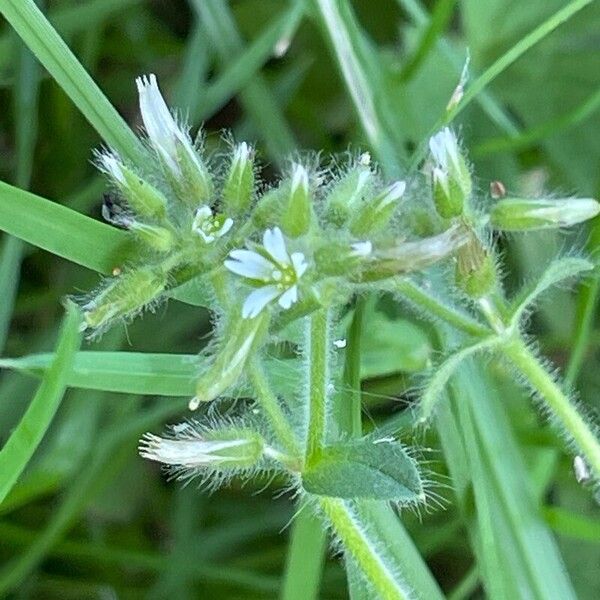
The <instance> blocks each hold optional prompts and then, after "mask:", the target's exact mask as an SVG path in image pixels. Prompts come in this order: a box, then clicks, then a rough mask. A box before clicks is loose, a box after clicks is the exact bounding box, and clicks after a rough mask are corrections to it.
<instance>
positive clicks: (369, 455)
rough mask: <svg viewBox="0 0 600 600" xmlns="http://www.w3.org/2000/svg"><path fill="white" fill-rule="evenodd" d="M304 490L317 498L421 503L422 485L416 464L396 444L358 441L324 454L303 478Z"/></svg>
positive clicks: (335, 447)
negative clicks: (330, 497) (329, 497)
mask: <svg viewBox="0 0 600 600" xmlns="http://www.w3.org/2000/svg"><path fill="white" fill-rule="evenodd" d="M302 483H303V486H304V489H305V490H306V491H307V492H310V493H311V494H316V495H319V496H333V497H337V498H347V499H351V498H370V499H373V500H393V501H395V502H401V503H403V504H407V503H411V502H418V501H420V500H421V499H422V494H423V484H422V481H421V477H420V475H419V471H418V470H417V465H416V463H415V461H414V460H413V459H412V458H411V457H410V456H408V454H407V453H406V452H405V450H404V448H403V447H402V445H401V444H399V443H398V442H395V441H389V440H381V441H373V440H357V441H353V442H348V443H345V444H336V445H333V446H329V447H327V448H325V449H324V450H323V453H322V455H321V457H320V459H319V460H318V462H317V463H316V464H315V465H314V466H311V467H310V468H309V469H308V470H306V471H305V472H304V474H303V476H302Z"/></svg>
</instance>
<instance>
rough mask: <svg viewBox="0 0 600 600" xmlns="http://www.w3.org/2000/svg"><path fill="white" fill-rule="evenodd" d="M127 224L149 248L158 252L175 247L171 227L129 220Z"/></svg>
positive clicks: (167, 250)
mask: <svg viewBox="0 0 600 600" xmlns="http://www.w3.org/2000/svg"><path fill="white" fill-rule="evenodd" d="M127 226H128V228H129V231H131V232H133V233H134V234H135V235H136V237H137V238H138V239H139V240H140V241H141V242H142V243H143V244H145V245H146V246H148V248H150V249H152V250H156V251H157V252H169V251H170V250H172V249H173V245H174V243H175V238H174V237H173V233H172V232H171V231H170V230H169V229H166V228H165V227H159V226H158V225H146V224H145V223H139V222H138V221H131V222H128V223H127Z"/></svg>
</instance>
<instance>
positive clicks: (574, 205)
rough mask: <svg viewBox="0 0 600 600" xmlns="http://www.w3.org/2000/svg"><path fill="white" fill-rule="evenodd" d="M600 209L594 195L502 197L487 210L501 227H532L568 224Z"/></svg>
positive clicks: (574, 223)
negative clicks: (528, 197) (583, 196)
mask: <svg viewBox="0 0 600 600" xmlns="http://www.w3.org/2000/svg"><path fill="white" fill-rule="evenodd" d="M598 213H600V204H599V203H598V202H597V201H596V200H594V199H593V198H557V199H546V198H543V199H525V198H504V199H502V200H500V201H499V202H496V204H494V206H493V207H492V210H491V211H490V224H491V225H492V227H493V228H494V229H499V230H501V231H534V230H536V229H556V228H559V227H569V226H571V225H576V224H577V223H581V222H583V221H587V220H588V219H592V218H593V217H595V216H596V215H597V214H598Z"/></svg>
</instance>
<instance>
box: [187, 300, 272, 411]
mask: <svg viewBox="0 0 600 600" xmlns="http://www.w3.org/2000/svg"><path fill="white" fill-rule="evenodd" d="M268 324H269V312H268V311H266V310H265V311H262V312H260V313H259V314H258V316H256V317H254V318H252V319H240V320H234V321H232V322H230V323H229V325H228V327H227V328H226V330H225V332H224V334H223V340H224V342H223V344H222V346H221V348H220V349H219V351H218V352H217V354H216V356H215V357H214V360H213V363H212V364H211V366H210V367H209V368H208V370H207V371H205V372H204V373H203V374H202V375H201V376H200V378H199V379H198V382H197V383H196V396H195V397H194V398H192V400H191V401H190V404H189V408H190V410H196V409H197V408H198V406H200V403H201V402H210V401H211V400H214V399H215V398H216V397H217V396H219V395H220V394H222V393H223V392H224V391H225V390H226V389H227V388H229V387H231V386H232V385H233V384H234V383H236V382H237V380H238V379H239V378H240V376H241V375H242V372H243V370H244V367H245V366H246V362H247V361H248V359H249V358H250V357H251V356H252V355H253V354H254V352H255V351H256V350H257V348H258V346H259V345H260V343H261V341H262V339H263V337H264V335H265V334H266V332H267V327H268Z"/></svg>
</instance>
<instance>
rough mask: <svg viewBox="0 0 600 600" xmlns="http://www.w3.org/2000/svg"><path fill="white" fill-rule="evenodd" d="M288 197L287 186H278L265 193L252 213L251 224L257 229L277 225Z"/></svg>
mask: <svg viewBox="0 0 600 600" xmlns="http://www.w3.org/2000/svg"><path fill="white" fill-rule="evenodd" d="M288 195H289V186H288V185H284V184H280V185H279V186H278V187H276V188H273V189H271V190H269V191H267V192H265V193H264V194H263V195H262V196H261V198H260V200H259V201H258V204H257V205H256V207H255V208H254V211H253V212H252V222H253V223H254V225H255V226H256V227H257V228H258V229H268V228H269V227H272V226H274V225H279V224H280V222H281V218H282V215H283V210H284V208H285V205H286V202H287V200H288Z"/></svg>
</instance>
